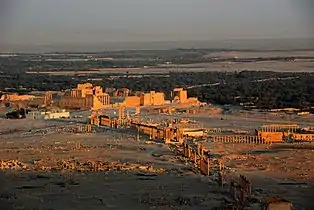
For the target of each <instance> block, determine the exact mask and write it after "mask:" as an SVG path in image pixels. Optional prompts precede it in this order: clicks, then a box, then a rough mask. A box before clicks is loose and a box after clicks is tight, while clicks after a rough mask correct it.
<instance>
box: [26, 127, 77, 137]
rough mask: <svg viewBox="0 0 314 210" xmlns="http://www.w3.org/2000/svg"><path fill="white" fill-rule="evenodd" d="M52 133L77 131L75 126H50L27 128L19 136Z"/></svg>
mask: <svg viewBox="0 0 314 210" xmlns="http://www.w3.org/2000/svg"><path fill="white" fill-rule="evenodd" d="M53 133H77V127H76V126H52V127H47V128H42V129H35V130H29V131H27V132H23V133H21V136H25V137H27V136H43V135H49V134H53Z"/></svg>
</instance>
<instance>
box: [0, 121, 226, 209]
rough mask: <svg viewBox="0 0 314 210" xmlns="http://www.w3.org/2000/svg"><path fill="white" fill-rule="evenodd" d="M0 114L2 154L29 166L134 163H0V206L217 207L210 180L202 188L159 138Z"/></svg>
mask: <svg viewBox="0 0 314 210" xmlns="http://www.w3.org/2000/svg"><path fill="white" fill-rule="evenodd" d="M0 121H1V123H2V125H7V126H8V127H9V128H11V132H9V133H5V132H4V131H2V134H1V135H0V148H1V149H0V159H1V160H2V161H8V160H18V161H19V162H20V163H24V164H27V165H29V166H30V167H33V169H34V167H35V166H34V164H35V162H37V163H39V165H41V166H53V167H54V166H56V165H58V162H60V161H63V162H66V161H75V162H81V163H86V162H89V161H91V162H92V161H96V160H97V161H100V162H103V163H105V162H108V163H121V164H122V163H128V164H129V165H132V164H135V165H136V164H137V165H140V167H139V168H136V169H134V170H122V169H121V170H120V169H115V170H114V169H112V170H111V171H108V170H105V171H100V172H90V171H81V172H79V171H76V170H60V171H55V170H53V171H47V172H40V171H38V170H37V169H36V170H27V171H24V170H23V171H20V170H3V171H2V172H1V173H0V186H1V188H0V204H1V210H2V209H3V210H11V209H27V210H28V209H88V208H93V209H125V208H130V207H131V208H132V209H143V210H146V209H195V210H196V209H208V207H209V206H210V207H215V206H220V205H221V203H222V202H223V201H224V198H225V197H226V193H225V192H223V191H222V192H220V190H219V187H218V186H217V184H215V183H213V182H211V186H212V187H211V188H209V184H210V183H209V182H208V181H206V180H205V181H204V180H202V179H201V177H200V176H198V175H195V174H194V173H193V172H192V169H191V166H190V165H189V164H186V163H185V162H184V161H183V162H182V161H181V160H180V159H177V156H175V155H174V153H173V151H172V150H170V148H169V147H168V146H166V145H164V144H158V143H150V142H146V141H145V138H142V139H141V140H140V141H136V138H135V136H134V135H130V134H128V133H126V132H116V131H110V130H102V129H100V130H98V132H97V133H92V134H82V133H80V134H77V133H74V132H72V131H73V129H74V128H75V125H66V124H65V123H63V124H62V122H57V123H56V122H54V121H37V122H33V123H32V124H31V123H26V121H25V120H4V119H0ZM56 124H57V125H56ZM8 127H6V128H3V129H4V130H5V129H7V128H8ZM14 127H15V128H16V129H13V128H14ZM17 128H18V129H17ZM30 129H31V130H30ZM77 143H80V144H79V145H80V147H79V148H77ZM146 166H148V167H149V171H147V169H146V168H147V167H146ZM17 169H19V168H17Z"/></svg>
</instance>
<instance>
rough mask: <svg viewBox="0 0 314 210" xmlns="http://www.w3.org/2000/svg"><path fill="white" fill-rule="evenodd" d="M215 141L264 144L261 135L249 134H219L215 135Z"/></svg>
mask: <svg viewBox="0 0 314 210" xmlns="http://www.w3.org/2000/svg"><path fill="white" fill-rule="evenodd" d="M213 141H214V142H221V143H250V144H252V143H255V144H263V143H264V141H263V138H262V137H260V136H247V135H217V136H213Z"/></svg>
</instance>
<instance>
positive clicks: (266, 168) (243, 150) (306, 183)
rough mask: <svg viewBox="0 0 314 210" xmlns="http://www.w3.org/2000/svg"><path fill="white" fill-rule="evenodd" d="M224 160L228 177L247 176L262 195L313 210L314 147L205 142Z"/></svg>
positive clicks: (312, 145)
mask: <svg viewBox="0 0 314 210" xmlns="http://www.w3.org/2000/svg"><path fill="white" fill-rule="evenodd" d="M204 145H205V147H206V148H207V149H209V150H210V153H211V154H212V155H213V156H219V157H221V158H222V160H223V163H224V165H225V166H226V168H227V169H226V171H227V174H228V175H227V176H228V177H230V178H232V177H234V176H235V175H237V174H245V175H246V176H247V177H248V178H249V180H250V181H251V182H252V184H253V186H254V190H255V192H258V194H259V195H260V196H263V195H264V196H280V197H283V198H285V199H288V200H290V201H291V202H292V203H293V204H294V205H295V206H297V207H299V208H300V209H313V208H314V204H313V202H312V200H313V198H314V195H313V193H311V192H313V190H314V170H313V168H314V144H313V143H312V144H311V143H307V144H273V145H250V144H247V145H246V144H221V143H204Z"/></svg>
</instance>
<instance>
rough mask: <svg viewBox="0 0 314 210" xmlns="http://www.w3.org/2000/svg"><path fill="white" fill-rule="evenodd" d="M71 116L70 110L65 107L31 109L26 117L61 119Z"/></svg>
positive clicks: (33, 118)
mask: <svg viewBox="0 0 314 210" xmlns="http://www.w3.org/2000/svg"><path fill="white" fill-rule="evenodd" d="M69 117H70V112H67V111H66V110H65V109H62V110H52V111H31V112H28V113H27V115H26V119H32V120H36V119H37V120H47V119H60V118H69Z"/></svg>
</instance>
